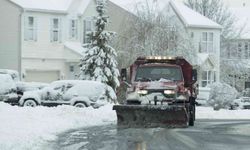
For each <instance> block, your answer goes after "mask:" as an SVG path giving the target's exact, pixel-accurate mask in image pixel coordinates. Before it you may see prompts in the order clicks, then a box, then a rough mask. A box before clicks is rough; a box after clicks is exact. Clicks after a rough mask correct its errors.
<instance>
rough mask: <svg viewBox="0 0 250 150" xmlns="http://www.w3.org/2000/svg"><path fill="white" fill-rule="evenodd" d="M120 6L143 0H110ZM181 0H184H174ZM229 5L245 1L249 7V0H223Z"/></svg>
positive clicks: (241, 4) (240, 3) (180, 0)
mask: <svg viewBox="0 0 250 150" xmlns="http://www.w3.org/2000/svg"><path fill="white" fill-rule="evenodd" d="M111 1H113V2H115V3H117V4H119V5H120V6H123V7H127V8H129V7H131V5H132V4H133V3H136V2H139V1H144V0H111ZM157 1H158V2H159V3H162V2H166V1H167V0H157ZM176 1H179V2H182V1H184V0H176ZM223 1H224V2H225V3H226V4H227V5H228V6H229V7H241V6H243V4H244V3H245V6H247V7H250V0H223Z"/></svg>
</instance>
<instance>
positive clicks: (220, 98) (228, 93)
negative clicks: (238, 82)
mask: <svg viewBox="0 0 250 150" xmlns="http://www.w3.org/2000/svg"><path fill="white" fill-rule="evenodd" d="M210 88H211V90H210V93H209V99H208V104H209V105H210V106H212V107H213V108H214V109H215V110H219V109H221V108H228V107H229V106H230V104H231V103H232V102H233V100H234V99H235V98H236V97H237V96H238V92H237V90H236V89H235V88H233V87H231V86H230V85H228V84H226V83H219V82H216V83H213V84H212V85H211V86H210Z"/></svg>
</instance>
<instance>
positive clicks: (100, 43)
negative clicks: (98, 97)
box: [80, 0, 120, 90]
mask: <svg viewBox="0 0 250 150" xmlns="http://www.w3.org/2000/svg"><path fill="white" fill-rule="evenodd" d="M106 4H107V1H106V0H97V6H96V11H97V13H98V16H96V17H95V19H94V20H95V21H96V22H95V31H93V32H92V33H91V34H89V36H90V38H91V43H90V44H88V46H87V48H88V50H87V51H86V52H85V54H84V56H83V58H82V59H81V62H80V67H81V68H80V79H84V80H95V81H100V82H102V83H106V84H107V85H109V86H111V87H112V88H113V89H114V90H116V88H117V87H118V86H119V85H120V83H119V80H118V77H119V70H118V69H117V61H116V56H117V54H116V51H115V49H114V48H112V47H111V46H110V45H108V42H110V41H111V40H112V38H113V37H114V35H115V33H114V32H110V31H105V27H106V25H107V23H108V16H106V15H105V12H106V6H107V5H106Z"/></svg>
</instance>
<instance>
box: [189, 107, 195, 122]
mask: <svg viewBox="0 0 250 150" xmlns="http://www.w3.org/2000/svg"><path fill="white" fill-rule="evenodd" d="M194 117H195V116H194V107H193V106H190V110H189V126H194Z"/></svg>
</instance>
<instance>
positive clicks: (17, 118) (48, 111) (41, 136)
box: [0, 102, 116, 150]
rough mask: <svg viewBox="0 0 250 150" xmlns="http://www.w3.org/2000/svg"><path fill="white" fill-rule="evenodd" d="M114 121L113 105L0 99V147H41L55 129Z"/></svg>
mask: <svg viewBox="0 0 250 150" xmlns="http://www.w3.org/2000/svg"><path fill="white" fill-rule="evenodd" d="M115 121H116V114H115V112H114V111H112V105H106V106H103V107H101V108H99V109H93V108H91V107H89V108H84V109H81V108H76V107H73V106H58V107H53V108H52V107H35V108H28V107H17V106H10V105H8V104H4V103H2V102H0V149H1V150H29V149H32V150H33V149H43V148H41V147H42V146H43V144H44V143H46V142H48V141H51V140H52V141H53V140H55V139H56V135H57V134H58V133H61V132H64V131H67V130H69V129H76V128H81V127H86V126H96V125H105V124H111V123H115Z"/></svg>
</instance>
